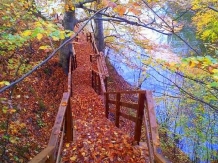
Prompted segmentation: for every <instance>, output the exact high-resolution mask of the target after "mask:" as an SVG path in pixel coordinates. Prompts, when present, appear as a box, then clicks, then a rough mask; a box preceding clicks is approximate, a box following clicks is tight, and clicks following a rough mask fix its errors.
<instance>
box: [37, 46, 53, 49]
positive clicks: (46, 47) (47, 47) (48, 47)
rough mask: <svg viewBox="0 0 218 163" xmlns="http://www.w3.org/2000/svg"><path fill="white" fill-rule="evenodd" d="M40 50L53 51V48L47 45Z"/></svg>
mask: <svg viewBox="0 0 218 163" xmlns="http://www.w3.org/2000/svg"><path fill="white" fill-rule="evenodd" d="M39 49H41V50H46V49H51V47H50V46H48V45H46V46H40V47H39Z"/></svg>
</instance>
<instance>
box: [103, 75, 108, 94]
mask: <svg viewBox="0 0 218 163" xmlns="http://www.w3.org/2000/svg"><path fill="white" fill-rule="evenodd" d="M107 78H108V77H105V79H104V85H105V90H106V92H107Z"/></svg>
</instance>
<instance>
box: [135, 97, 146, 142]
mask: <svg viewBox="0 0 218 163" xmlns="http://www.w3.org/2000/svg"><path fill="white" fill-rule="evenodd" d="M144 100H145V93H139V99H138V110H137V121H136V125H135V135H134V140H135V141H137V143H139V142H140V138H141V128H142V119H143V114H144V112H143V110H144Z"/></svg>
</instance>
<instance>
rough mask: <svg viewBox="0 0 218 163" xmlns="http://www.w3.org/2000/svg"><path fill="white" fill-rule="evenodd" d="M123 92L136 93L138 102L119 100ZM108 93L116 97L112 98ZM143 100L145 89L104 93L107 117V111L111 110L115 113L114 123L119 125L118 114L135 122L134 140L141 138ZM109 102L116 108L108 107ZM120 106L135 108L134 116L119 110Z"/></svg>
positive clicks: (137, 140)
mask: <svg viewBox="0 0 218 163" xmlns="http://www.w3.org/2000/svg"><path fill="white" fill-rule="evenodd" d="M123 94H138V102H137V103H129V102H125V101H121V95H123ZM110 95H115V96H116V97H115V98H116V99H115V100H112V99H111V98H110ZM144 100H145V91H122V92H106V93H105V115H106V118H108V115H109V112H112V113H113V114H114V115H115V125H116V126H117V127H119V119H120V116H122V117H124V118H126V119H128V120H130V121H133V122H135V123H136V125H135V133H134V140H135V141H136V142H138V143H139V142H140V138H141V128H142V120H143V114H144V112H143V111H144ZM109 104H114V105H115V108H116V109H112V108H109ZM121 106H123V107H126V108H130V109H133V110H136V117H134V116H132V115H127V114H126V113H124V112H121V111H120V109H121Z"/></svg>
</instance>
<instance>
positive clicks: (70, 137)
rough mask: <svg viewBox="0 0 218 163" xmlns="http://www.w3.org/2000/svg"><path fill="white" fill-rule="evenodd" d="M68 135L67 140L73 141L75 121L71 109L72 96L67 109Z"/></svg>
mask: <svg viewBox="0 0 218 163" xmlns="http://www.w3.org/2000/svg"><path fill="white" fill-rule="evenodd" d="M65 116H66V119H65V123H66V125H65V126H66V136H67V141H68V142H69V141H73V124H72V123H73V121H72V111H71V103H70V98H69V100H68V103H67V111H66V114H65Z"/></svg>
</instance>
